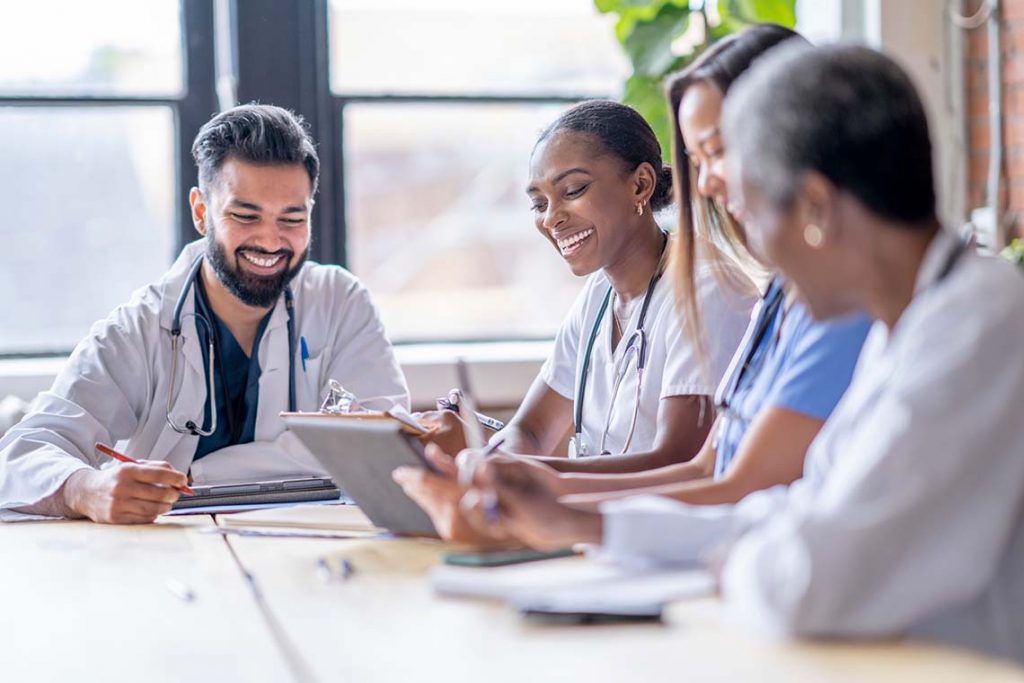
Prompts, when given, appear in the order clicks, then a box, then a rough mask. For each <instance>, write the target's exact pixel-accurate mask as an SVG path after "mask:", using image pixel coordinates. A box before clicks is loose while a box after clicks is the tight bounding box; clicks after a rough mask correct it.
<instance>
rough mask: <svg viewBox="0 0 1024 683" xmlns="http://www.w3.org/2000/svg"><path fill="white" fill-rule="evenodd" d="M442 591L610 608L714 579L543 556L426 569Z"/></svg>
mask: <svg viewBox="0 0 1024 683" xmlns="http://www.w3.org/2000/svg"><path fill="white" fill-rule="evenodd" d="M430 582H431V585H432V586H433V587H434V590H435V591H437V592H438V593H440V594H442V595H451V596H461V597H475V598H490V599H496V600H503V601H507V602H511V603H513V604H515V605H526V604H535V603H538V602H555V601H557V602H558V604H559V605H567V606H568V605H574V606H576V607H578V608H579V609H580V611H584V610H591V611H599V610H603V611H611V610H614V609H621V608H623V607H626V606H629V605H635V604H652V603H656V604H661V603H666V602H669V601H672V600H680V599H683V598H690V597H698V596H704V595H709V594H711V593H712V592H714V589H715V581H714V578H713V577H712V576H711V574H710V573H708V572H707V571H704V570H702V569H688V570H672V571H668V570H663V569H657V570H655V569H652V570H639V571H638V570H636V569H628V568H624V567H620V566H615V565H608V564H602V563H600V562H596V561H594V560H592V559H584V558H572V559H563V560H547V561H543V562H533V563H530V564H524V565H516V566H510V567H492V568H476V567H451V566H438V567H434V568H433V569H432V570H431V572H430Z"/></svg>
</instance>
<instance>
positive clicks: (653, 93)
mask: <svg viewBox="0 0 1024 683" xmlns="http://www.w3.org/2000/svg"><path fill="white" fill-rule="evenodd" d="M622 101H623V102H624V103H625V104H628V105H629V106H631V107H633V108H634V109H636V110H637V111H638V112H640V115H641V116H643V117H644V119H646V120H647V123H649V124H650V126H651V128H653V129H654V134H655V135H657V136H658V142H659V143H661V154H662V157H664V159H665V161H666V162H668V161H670V159H671V156H672V152H671V147H670V146H669V130H670V129H669V125H670V124H669V120H668V101H667V100H666V99H665V94H664V92H663V90H662V86H661V78H652V77H650V76H638V75H633V76H631V77H630V78H629V80H627V81H626V88H625V91H624V92H623V95H622Z"/></svg>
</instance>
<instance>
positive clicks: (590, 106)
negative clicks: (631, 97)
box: [537, 100, 672, 211]
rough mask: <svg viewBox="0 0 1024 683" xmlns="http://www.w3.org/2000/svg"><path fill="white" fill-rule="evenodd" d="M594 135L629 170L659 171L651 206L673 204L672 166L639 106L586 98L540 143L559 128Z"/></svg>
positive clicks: (657, 209)
mask: <svg viewBox="0 0 1024 683" xmlns="http://www.w3.org/2000/svg"><path fill="white" fill-rule="evenodd" d="M564 130H567V131H573V132H576V133H586V134H588V135H592V136H594V137H595V138H596V139H597V141H598V142H599V143H600V144H601V146H602V147H603V148H604V151H605V152H608V153H609V154H612V155H614V156H616V157H618V158H619V160H620V161H622V164H623V166H624V167H625V168H626V170H627V171H630V172H632V171H634V170H635V169H636V168H637V167H638V166H639V165H640V164H643V163H648V164H650V165H651V166H653V167H654V169H655V171H656V172H657V176H658V178H657V181H656V182H655V185H654V194H653V195H651V200H650V202H651V208H652V209H654V210H655V211H659V210H661V209H664V208H665V207H667V206H668V205H670V204H671V203H672V169H671V168H669V167H668V166H665V162H664V161H663V158H662V155H661V144H660V143H659V142H658V137H657V136H656V135H655V134H654V130H653V129H652V128H651V126H650V124H648V123H647V121H646V120H645V119H644V117H643V116H641V115H640V112H638V111H637V110H636V109H633V108H632V107H629V106H627V105H625V104H621V103H619V102H612V101H611V100H587V101H585V102H580V103H579V104H577V105H575V106H574V107H571V108H569V109H568V110H566V111H565V112H564V113H563V114H562V115H561V116H559V117H558V120H556V121H555V122H554V123H552V124H551V125H550V126H548V127H547V128H546V129H545V130H544V132H542V133H541V134H540V138H538V140H537V143H538V144H540V142H541V141H543V140H544V139H545V138H547V137H549V136H551V135H554V134H555V133H558V132H560V131H564Z"/></svg>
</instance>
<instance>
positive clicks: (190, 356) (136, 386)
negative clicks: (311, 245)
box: [0, 240, 408, 509]
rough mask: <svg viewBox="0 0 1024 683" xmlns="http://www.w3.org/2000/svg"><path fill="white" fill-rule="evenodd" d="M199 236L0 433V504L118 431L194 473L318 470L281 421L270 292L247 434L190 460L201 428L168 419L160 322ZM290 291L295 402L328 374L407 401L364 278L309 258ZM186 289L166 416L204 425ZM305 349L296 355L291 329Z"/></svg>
mask: <svg viewBox="0 0 1024 683" xmlns="http://www.w3.org/2000/svg"><path fill="white" fill-rule="evenodd" d="M205 249H206V242H205V240H198V241H196V242H193V243H192V244H189V245H188V246H186V247H185V249H184V250H183V251H182V253H181V255H180V256H179V257H178V259H177V260H176V261H175V263H174V265H173V266H171V269H170V270H169V271H168V272H167V273H166V274H165V275H164V276H163V278H161V279H160V280H159V281H158V282H155V283H153V284H151V285H148V286H147V287H143V288H142V289H140V290H138V291H137V292H135V294H134V295H133V296H132V298H131V300H130V301H129V302H128V303H126V304H124V305H122V306H119V307H118V308H116V309H115V310H114V311H113V312H112V313H111V314H110V315H109V316H108V317H107V318H106V319H105V320H101V321H99V322H97V323H96V324H94V325H93V327H92V330H91V331H90V332H89V335H88V336H87V337H86V338H85V339H83V340H82V341H81V342H80V343H79V344H78V346H77V347H76V348H75V351H74V353H72V355H71V358H70V359H69V360H68V363H67V365H66V366H65V367H64V369H63V370H62V372H61V373H60V375H58V377H57V379H56V381H55V382H54V385H53V387H52V388H51V389H50V390H49V391H46V392H43V393H42V394H40V396H39V398H38V399H37V400H36V402H35V404H34V407H33V410H32V412H30V413H29V414H28V415H27V416H26V417H25V419H24V420H22V421H21V422H20V423H19V424H18V425H16V426H15V427H13V428H11V429H10V430H9V431H8V432H7V433H6V434H4V435H3V437H2V438H0V509H5V508H13V507H22V506H26V505H31V504H34V503H37V502H39V501H40V500H42V499H43V498H46V497H48V496H49V495H51V494H52V493H54V492H55V491H56V490H57V489H58V488H60V486H61V485H62V484H63V483H64V481H65V480H66V479H67V478H68V477H69V476H70V475H71V474H72V473H74V472H75V471H77V470H79V469H82V468H86V467H99V466H102V465H104V464H108V463H109V459H107V458H105V457H103V456H100V455H99V454H97V453H96V451H95V449H94V444H96V443H97V442H101V443H105V444H110V445H113V444H115V443H117V442H119V441H127V445H126V446H125V452H126V454H127V455H129V456H131V457H134V458H137V459H140V460H166V461H168V462H169V463H170V464H171V465H173V466H174V467H175V468H177V469H178V470H181V471H183V472H184V471H186V470H188V469H190V467H191V472H192V476H193V479H194V480H195V481H196V482H198V483H209V482H215V481H230V480H234V481H245V480H259V479H271V478H276V477H281V476H288V475H295V474H323V473H324V470H323V468H322V467H321V466H320V464H319V462H317V460H316V459H315V458H314V457H313V456H312V455H311V454H310V453H309V452H308V451H307V450H306V449H305V448H304V447H303V446H302V444H301V443H300V442H299V441H298V439H296V438H295V437H294V435H292V434H291V433H290V432H288V431H287V430H286V429H285V425H284V421H283V420H282V419H281V417H280V413H281V412H282V411H285V410H287V409H288V363H289V358H288V326H287V323H288V314H287V312H286V311H285V306H284V297H283V296H282V297H280V298H279V299H278V302H277V304H276V305H275V307H274V309H273V311H272V312H271V315H270V319H269V320H268V321H267V327H266V330H265V332H264V334H263V336H262V338H261V339H260V343H259V353H258V356H257V357H258V358H259V362H260V366H261V373H260V379H259V405H258V408H257V415H256V428H255V435H254V436H255V441H253V442H252V443H247V444H240V445H236V446H230V447H228V448H224V449H221V450H219V451H215V452H213V453H210V454H209V455H207V456H206V457H204V458H203V459H201V460H198V461H196V462H194V463H193V461H192V457H193V455H194V453H195V450H196V444H197V443H198V441H199V437H197V436H192V435H187V434H180V433H178V432H176V431H175V430H174V429H172V428H171V427H170V426H169V425H168V424H167V404H168V399H167V397H168V388H169V385H170V383H171V381H172V378H171V377H170V373H171V341H170V326H171V318H172V314H173V309H174V305H175V303H176V302H177V301H178V298H179V295H180V294H181V292H182V290H183V288H184V287H185V285H186V282H185V280H186V279H187V278H186V275H187V273H188V271H189V269H190V267H191V265H192V263H193V261H194V260H195V258H196V257H197V256H198V255H199V254H201V253H204V251H205ZM291 288H292V292H293V293H294V296H295V336H296V341H295V351H296V356H297V357H296V358H293V359H292V361H293V362H294V363H295V390H296V402H297V408H298V409H299V410H305V411H309V410H317V409H318V408H319V406H320V401H321V399H322V397H323V395H324V392H325V390H326V386H327V382H328V381H329V380H330V379H336V380H338V381H339V382H341V384H342V385H343V386H345V387H346V388H347V389H349V390H350V391H352V392H353V393H355V394H356V396H358V397H362V398H369V397H374V396H382V395H385V396H389V397H390V398H391V400H393V401H396V402H398V403H402V404H403V405H405V404H407V403H408V390H407V389H406V385H405V378H404V377H403V376H402V371H401V369H400V368H399V366H398V363H397V361H396V360H395V357H394V353H393V351H392V348H391V344H390V343H389V342H388V340H387V337H386V336H385V334H384V328H383V325H382V324H381V322H380V318H379V316H378V314H377V310H376V308H375V307H374V305H373V303H372V302H371V301H370V297H369V294H368V292H367V291H366V289H365V288H364V287H363V286H362V285H361V284H360V283H359V281H358V280H356V278H355V277H353V276H352V274H351V273H349V272H348V271H346V270H344V269H343V268H340V267H338V266H324V265H319V264H316V263H312V262H307V263H306V264H304V265H303V267H302V269H301V270H300V271H299V273H298V274H297V275H296V276H295V278H294V279H293V280H292V282H291ZM194 305H195V297H194V296H192V295H191V287H189V295H188V296H186V297H185V303H184V306H183V308H182V312H181V324H182V340H183V343H182V344H181V348H180V350H179V355H178V359H177V375H176V377H174V378H173V382H174V387H175V395H176V400H175V401H174V403H173V405H172V408H171V411H170V413H171V416H172V418H173V419H174V421H175V423H176V424H179V425H181V424H184V423H185V422H187V421H188V420H193V421H195V422H196V423H197V424H202V421H203V411H204V407H205V405H206V388H207V378H206V375H205V373H204V372H203V356H202V354H203V353H205V349H201V348H200V345H199V343H198V342H197V335H196V323H195V317H194V315H193V312H194ZM300 337H301V338H302V339H304V340H305V343H306V348H307V349H308V352H309V355H308V358H307V359H306V360H305V362H303V361H302V359H301V358H299V357H298V355H299V354H300V353H301V348H300V346H301V345H300V344H299V338H300Z"/></svg>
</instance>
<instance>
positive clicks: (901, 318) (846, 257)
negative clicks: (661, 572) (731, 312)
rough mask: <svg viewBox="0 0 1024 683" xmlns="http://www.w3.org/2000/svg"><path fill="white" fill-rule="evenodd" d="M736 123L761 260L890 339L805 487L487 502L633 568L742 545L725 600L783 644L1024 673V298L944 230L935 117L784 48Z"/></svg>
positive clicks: (866, 60)
mask: <svg viewBox="0 0 1024 683" xmlns="http://www.w3.org/2000/svg"><path fill="white" fill-rule="evenodd" d="M851 112H855V113H856V115H855V116H851ZM724 120H725V126H724V135H725V138H726V141H727V143H728V145H729V146H730V150H731V151H730V156H729V159H728V161H727V166H728V167H729V191H730V196H731V197H732V199H733V200H734V201H735V203H736V206H737V209H738V212H739V213H740V215H741V216H742V218H743V220H744V223H745V225H746V226H747V229H748V234H749V235H750V236H751V238H752V240H753V241H754V242H755V243H756V244H757V246H758V248H760V249H763V250H764V251H765V253H767V254H768V255H769V256H770V257H771V258H772V260H773V262H774V263H776V264H777V265H778V266H779V268H780V269H781V270H782V272H783V273H784V274H785V275H786V276H787V277H789V278H790V279H792V280H793V281H794V282H795V283H796V284H797V286H798V288H799V290H800V292H801V293H802V294H801V295H802V297H803V298H804V301H805V303H806V305H807V306H808V308H809V309H810V310H811V312H812V314H813V315H814V316H815V317H816V318H818V319H831V318H835V317H837V316H841V315H844V314H847V313H849V312H850V311H854V310H863V311H866V312H867V313H868V314H869V315H870V316H871V317H872V318H873V319H874V320H875V324H874V327H873V328H872V330H871V333H870V334H869V336H868V339H867V341H866V342H865V346H864V351H863V354H862V356H861V358H860V361H859V363H858V366H857V370H856V373H855V375H854V378H853V381H852V383H851V384H850V388H849V390H848V391H847V393H846V395H845V396H844V397H843V399H842V400H841V401H840V403H839V405H838V406H837V407H836V410H835V412H834V413H833V414H832V416H831V417H830V418H829V420H828V421H827V422H826V424H825V426H824V428H823V429H822V431H821V433H820V434H819V435H818V437H817V439H815V441H814V443H813V444H812V446H811V449H810V451H809V453H808V455H807V463H806V467H805V471H804V477H803V479H801V480H800V481H798V482H796V483H795V484H793V485H792V486H791V487H789V489H788V490H786V489H782V488H781V487H777V488H775V489H770V490H767V491H762V492H759V493H754V494H752V495H750V496H748V497H747V498H746V499H744V500H743V501H742V502H741V503H740V504H739V505H737V506H735V507H729V506H719V507H714V508H707V507H703V508H702V507H695V506H690V505H686V504H683V503H679V502H676V501H671V500H668V499H665V498H660V497H654V496H644V497H636V498H629V499H626V500H622V501H615V502H609V503H605V504H604V506H603V507H602V514H593V513H588V512H580V511H577V510H574V509H571V508H568V507H565V506H561V505H560V504H559V503H558V502H557V501H555V500H553V499H552V498H551V497H550V496H547V495H544V493H543V491H539V490H538V487H536V486H534V487H532V488H531V487H529V486H523V482H522V481H521V480H520V481H518V482H512V481H507V480H504V479H503V477H502V473H501V470H502V465H501V464H500V463H493V464H492V463H487V465H486V466H485V467H482V468H479V469H478V470H477V480H478V481H477V483H478V485H481V486H484V487H486V488H488V489H489V490H493V491H496V492H497V496H498V498H499V500H500V507H499V512H500V518H501V519H502V520H507V523H508V524H509V525H510V526H512V527H517V526H518V527H519V528H520V529H521V528H522V527H523V526H526V527H529V529H533V530H536V529H539V528H541V525H545V526H547V527H554V528H557V529H558V530H559V532H560V533H561V535H562V537H561V538H560V539H556V538H553V537H551V536H548V537H547V538H546V542H551V543H553V544H556V545H564V544H565V541H566V540H567V539H570V538H571V539H572V540H574V541H584V542H593V543H600V544H601V546H602V549H601V550H602V552H603V554H604V555H605V557H607V558H609V559H611V560H613V561H617V562H621V563H627V564H637V563H640V564H643V565H646V566H650V565H652V564H684V565H692V564H693V563H694V562H698V561H700V560H701V559H703V558H705V557H707V556H708V553H709V552H710V551H713V550H714V546H716V545H720V544H721V543H722V541H723V539H732V543H731V544H730V547H729V548H727V549H722V548H720V549H719V551H718V552H716V553H714V554H715V555H717V556H718V557H719V558H721V557H723V556H724V557H725V561H724V566H723V568H722V571H721V589H722V595H723V597H724V598H725V600H726V603H727V604H728V606H729V608H730V610H731V611H733V612H734V615H735V616H736V617H738V618H739V619H740V620H742V621H744V622H746V623H748V624H750V625H752V626H755V627H758V628H761V629H762V630H766V631H770V632H775V633H784V634H793V635H804V636H828V637H854V638H863V637H888V636H902V635H909V636H912V637H917V638H929V639H939V640H943V641H947V642H952V643H955V644H957V645H960V646H965V647H971V648H977V649H980V650H984V651H987V652H990V653H993V654H996V655H999V656H1002V657H1008V658H1013V659H1016V660H1018V661H1021V662H1024V611H1022V610H1021V596H1024V516H1022V515H1021V510H1022V509H1024V431H1022V430H1021V426H1020V409H1021V406H1022V405H1024V363H1021V360H1020V345H1021V341H1022V340H1024V317H1022V316H1021V315H1020V311H1021V310H1022V309H1024V277H1022V276H1021V274H1020V273H1019V272H1016V270H1015V269H1014V268H1013V266H1011V265H1009V264H1007V263H1004V262H1002V261H1000V260H997V259H992V258H985V257H982V256H978V255H976V254H973V253H971V252H970V250H969V249H968V248H966V247H965V246H964V245H962V244H960V243H959V242H958V241H957V239H956V238H955V236H953V235H952V234H950V233H948V232H947V231H945V230H944V229H943V228H942V227H941V226H940V225H939V222H938V219H937V217H936V212H935V203H936V198H935V191H934V186H933V176H932V166H931V159H932V149H931V144H930V142H929V135H928V124H927V119H926V116H925V111H924V106H923V105H922V103H921V100H920V99H919V97H918V95H917V93H916V92H915V90H914V87H913V85H912V84H911V81H910V79H909V77H908V76H907V75H906V74H905V73H903V71H902V70H901V69H900V68H899V67H898V66H897V65H896V64H895V63H894V62H893V61H892V60H890V59H889V58H888V57H885V56H884V55H882V54H879V53H877V52H874V51H872V50H869V49H867V48H861V47H829V48H821V49H817V50H811V49H808V48H799V47H793V48H789V47H786V48H780V51H779V52H776V53H772V54H770V55H768V56H766V57H765V58H764V60H763V61H762V62H760V63H759V64H757V65H755V67H754V69H753V70H752V72H751V74H750V75H748V76H745V77H744V78H743V79H741V81H740V82H739V83H738V84H737V86H736V88H735V89H734V90H733V92H731V93H730V94H729V96H728V97H727V98H726V110H725V119H724ZM740 207H742V209H740ZM471 519H476V517H475V516H473V517H471ZM527 519H528V520H530V521H529V523H528V524H525V525H523V524H522V522H523V520H527ZM516 535H517V536H518V537H519V538H520V539H521V540H524V541H527V542H530V540H531V536H532V534H531V533H530V532H529V530H527V531H526V532H525V533H518V534H516ZM538 545H539V544H538Z"/></svg>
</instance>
